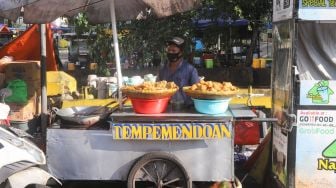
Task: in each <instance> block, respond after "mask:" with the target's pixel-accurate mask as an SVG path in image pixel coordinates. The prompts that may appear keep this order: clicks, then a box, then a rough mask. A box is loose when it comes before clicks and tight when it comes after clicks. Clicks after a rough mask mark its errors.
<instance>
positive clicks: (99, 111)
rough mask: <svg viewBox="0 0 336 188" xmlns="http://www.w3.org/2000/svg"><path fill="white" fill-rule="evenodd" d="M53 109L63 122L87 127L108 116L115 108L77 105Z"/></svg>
mask: <svg viewBox="0 0 336 188" xmlns="http://www.w3.org/2000/svg"><path fill="white" fill-rule="evenodd" d="M53 110H54V112H55V113H56V117H58V118H59V119H60V120H61V123H62V124H69V125H82V126H84V127H86V128H87V127H90V126H92V125H94V124H95V123H98V122H99V121H101V120H103V119H105V118H107V117H108V116H109V115H110V114H111V113H112V112H113V110H115V108H109V107H106V106H76V107H70V108H64V109H56V108H54V109H53Z"/></svg>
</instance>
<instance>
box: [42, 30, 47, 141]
mask: <svg viewBox="0 0 336 188" xmlns="http://www.w3.org/2000/svg"><path fill="white" fill-rule="evenodd" d="M40 34H41V131H42V141H43V143H45V141H46V133H47V125H48V109H47V87H46V83H47V66H46V58H47V37H46V35H47V33H46V25H45V24H40Z"/></svg>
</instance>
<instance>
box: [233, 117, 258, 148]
mask: <svg viewBox="0 0 336 188" xmlns="http://www.w3.org/2000/svg"><path fill="white" fill-rule="evenodd" d="M234 130H235V137H234V144H237V145H254V144H259V139H260V127H259V122H254V121H237V122H236V123H235V125H234Z"/></svg>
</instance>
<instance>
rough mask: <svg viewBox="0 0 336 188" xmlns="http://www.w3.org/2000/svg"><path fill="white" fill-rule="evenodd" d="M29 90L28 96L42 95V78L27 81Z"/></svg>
mask: <svg viewBox="0 0 336 188" xmlns="http://www.w3.org/2000/svg"><path fill="white" fill-rule="evenodd" d="M26 84H27V90H28V98H30V97H33V96H35V95H36V96H40V95H41V81H40V80H29V81H26Z"/></svg>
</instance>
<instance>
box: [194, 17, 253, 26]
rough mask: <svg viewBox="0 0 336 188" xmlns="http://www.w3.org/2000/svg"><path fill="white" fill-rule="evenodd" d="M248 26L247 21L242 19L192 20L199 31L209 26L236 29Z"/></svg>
mask: <svg viewBox="0 0 336 188" xmlns="http://www.w3.org/2000/svg"><path fill="white" fill-rule="evenodd" d="M248 24H249V21H248V20H246V19H243V18H240V19H236V20H233V19H222V18H217V19H201V20H194V25H195V26H196V27H197V28H199V29H206V28H207V27H210V26H218V27H229V26H231V27H238V26H246V25H248Z"/></svg>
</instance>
